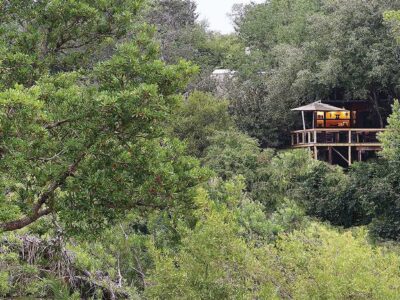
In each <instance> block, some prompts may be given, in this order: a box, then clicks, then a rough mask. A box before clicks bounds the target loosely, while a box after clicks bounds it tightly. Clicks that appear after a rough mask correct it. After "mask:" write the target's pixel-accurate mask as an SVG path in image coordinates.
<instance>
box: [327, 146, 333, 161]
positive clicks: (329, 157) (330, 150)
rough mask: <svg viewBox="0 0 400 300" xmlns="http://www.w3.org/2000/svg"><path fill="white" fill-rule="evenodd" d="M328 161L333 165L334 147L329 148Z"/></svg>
mask: <svg viewBox="0 0 400 300" xmlns="http://www.w3.org/2000/svg"><path fill="white" fill-rule="evenodd" d="M328 161H329V163H330V164H332V163H333V159H332V147H328Z"/></svg>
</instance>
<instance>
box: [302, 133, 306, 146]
mask: <svg viewBox="0 0 400 300" xmlns="http://www.w3.org/2000/svg"><path fill="white" fill-rule="evenodd" d="M301 138H302V142H303V144H305V143H306V133H305V132H304V131H303V132H302V133H301Z"/></svg>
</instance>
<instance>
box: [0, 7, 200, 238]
mask: <svg viewBox="0 0 400 300" xmlns="http://www.w3.org/2000/svg"><path fill="white" fill-rule="evenodd" d="M118 4H119V5H116V3H115V1H32V2H30V3H29V4H28V5H26V1H10V2H8V1H6V2H3V7H2V8H3V9H2V10H1V11H2V13H1V18H2V24H1V29H2V30H1V32H0V40H1V43H2V49H3V51H4V53H6V54H7V55H6V56H5V58H3V60H2V61H1V65H2V67H1V72H3V76H2V77H1V81H0V82H1V83H0V84H1V85H2V87H3V90H2V92H1V93H0V153H1V159H0V174H1V175H0V177H1V180H0V182H1V183H0V190H1V194H0V207H1V214H0V228H1V229H2V230H6V231H7V230H16V229H19V228H22V227H24V226H27V225H29V224H31V223H33V222H35V221H36V220H38V219H39V218H41V217H43V216H45V215H49V214H54V215H55V216H57V215H58V216H59V217H60V218H61V220H62V221H63V222H66V223H67V224H68V225H69V226H68V228H69V229H70V230H73V229H76V230H81V229H83V230H87V229H89V228H90V229H99V228H102V227H103V226H104V225H105V224H108V223H109V222H110V221H112V220H113V219H115V218H117V217H118V216H119V215H120V214H121V213H122V212H124V211H126V210H129V209H135V208H140V207H142V208H151V209H154V208H160V209H165V208H172V207H175V208H177V207H182V206H186V205H190V199H191V196H190V194H188V193H186V192H189V190H188V189H187V188H190V187H191V186H194V185H196V184H197V182H198V181H197V179H199V178H200V177H202V174H203V173H202V172H201V171H199V170H197V171H196V166H197V162H196V161H195V160H193V159H191V158H188V157H186V156H185V155H184V149H183V148H182V145H180V143H178V142H176V141H173V140H172V141H170V140H168V139H165V138H163V136H164V134H163V127H165V126H164V123H165V121H166V120H167V119H168V116H169V114H170V113H171V111H172V110H173V109H174V108H175V105H176V104H177V102H178V101H179V99H180V98H179V97H178V96H176V94H177V93H179V92H180V91H181V90H182V89H183V88H184V87H185V83H186V82H187V79H188V78H189V77H190V75H191V74H192V73H193V72H194V71H195V70H196V69H195V68H194V67H192V66H191V65H190V64H188V63H185V62H181V63H179V64H178V65H172V66H167V65H166V64H165V63H163V62H162V61H161V60H160V59H159V58H158V57H159V54H158V53H159V52H158V46H157V44H155V43H154V42H153V40H152V38H151V31H149V30H148V29H146V28H144V29H142V30H140V31H138V30H137V29H136V30H135V31H134V28H133V27H134V25H135V23H134V12H135V9H136V8H137V5H138V4H139V2H138V1H135V0H121V1H118ZM16 20H17V21H16ZM11 35H12V36H13V38H12V39H11V38H10V36H11ZM129 36H131V37H130V38H129ZM123 37H125V38H124V41H123V42H121V43H118V40H119V39H121V38H123ZM110 42H112V43H116V46H110ZM103 46H104V47H103ZM97 54H98V55H97ZM16 61H17V62H19V63H20V65H18V68H17V67H15V66H14V62H16ZM177 153H181V154H182V155H177Z"/></svg>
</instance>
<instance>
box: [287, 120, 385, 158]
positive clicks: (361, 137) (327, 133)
mask: <svg viewBox="0 0 400 300" xmlns="http://www.w3.org/2000/svg"><path fill="white" fill-rule="evenodd" d="M384 130H385V129H383V128H316V129H306V130H297V131H293V132H292V133H291V136H292V147H293V148H309V149H310V150H311V151H313V153H314V157H315V158H316V159H318V153H319V152H320V151H327V152H328V157H329V159H328V161H329V162H330V163H332V153H333V152H335V153H337V155H338V156H339V157H341V158H342V159H343V160H344V161H346V163H347V164H348V165H351V164H352V161H353V156H354V155H353V152H354V150H355V151H357V153H358V154H357V159H358V160H359V161H361V160H362V158H363V153H364V152H365V151H375V152H377V151H380V150H381V149H382V145H381V143H380V142H379V140H378V134H379V133H380V132H383V131H384ZM343 148H345V149H346V150H345V151H346V154H345V155H344V154H343V151H342V149H343Z"/></svg>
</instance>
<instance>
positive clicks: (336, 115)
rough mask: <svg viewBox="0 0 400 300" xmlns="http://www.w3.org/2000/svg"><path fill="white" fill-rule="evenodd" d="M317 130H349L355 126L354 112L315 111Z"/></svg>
mask: <svg viewBox="0 0 400 300" xmlns="http://www.w3.org/2000/svg"><path fill="white" fill-rule="evenodd" d="M315 116H316V118H315V119H316V124H315V125H316V127H317V128H350V127H352V126H355V124H356V112H352V113H351V112H350V111H328V112H322V111H317V112H316V113H315Z"/></svg>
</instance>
